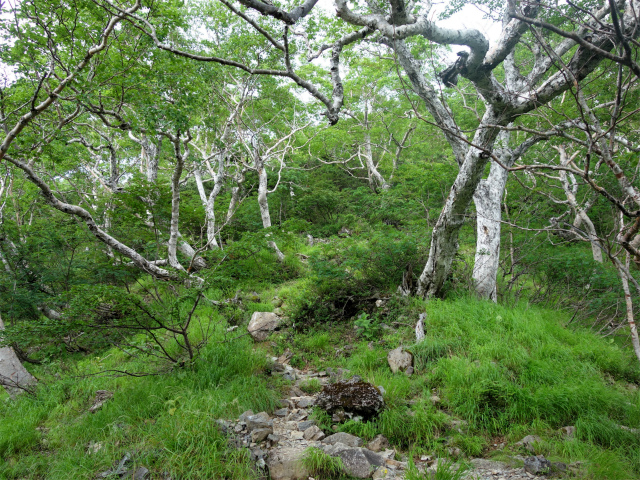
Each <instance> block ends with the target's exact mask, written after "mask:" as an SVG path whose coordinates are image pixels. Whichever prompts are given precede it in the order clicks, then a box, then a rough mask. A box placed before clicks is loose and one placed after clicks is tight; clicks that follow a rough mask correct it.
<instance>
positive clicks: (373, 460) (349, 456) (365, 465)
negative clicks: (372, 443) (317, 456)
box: [322, 443, 385, 478]
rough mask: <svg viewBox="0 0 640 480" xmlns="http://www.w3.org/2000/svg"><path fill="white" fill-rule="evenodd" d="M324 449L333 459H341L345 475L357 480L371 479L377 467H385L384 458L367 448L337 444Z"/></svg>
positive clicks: (326, 446)
mask: <svg viewBox="0 0 640 480" xmlns="http://www.w3.org/2000/svg"><path fill="white" fill-rule="evenodd" d="M322 449H323V450H324V452H325V453H326V454H328V455H331V456H332V457H339V458H340V459H341V460H342V466H343V470H344V473H346V474H347V475H351V476H352V477H355V478H370V477H371V475H372V474H373V472H374V471H375V470H376V469H377V467H380V466H382V465H385V460H384V458H382V457H381V456H380V455H378V454H377V453H374V452H372V451H371V450H367V449H366V448H352V447H348V446H346V445H344V444H342V443H336V444H333V445H325V446H323V448H322Z"/></svg>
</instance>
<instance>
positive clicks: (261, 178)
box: [256, 154, 271, 228]
mask: <svg viewBox="0 0 640 480" xmlns="http://www.w3.org/2000/svg"><path fill="white" fill-rule="evenodd" d="M256 170H257V171H258V205H259V206H260V216H261V217H262V226H263V227H264V228H269V227H270V226H271V215H269V201H268V200H267V169H266V168H265V166H264V160H263V159H262V158H260V157H259V156H258V155H257V154H256Z"/></svg>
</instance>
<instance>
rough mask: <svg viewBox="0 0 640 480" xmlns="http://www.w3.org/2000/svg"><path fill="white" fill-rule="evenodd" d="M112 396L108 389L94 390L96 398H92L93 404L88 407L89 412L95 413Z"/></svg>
mask: <svg viewBox="0 0 640 480" xmlns="http://www.w3.org/2000/svg"><path fill="white" fill-rule="evenodd" d="M112 397H113V392H110V391H109V390H98V391H97V392H96V398H95V399H94V400H93V405H91V407H90V408H89V411H90V412H91V413H95V412H97V411H98V410H100V409H101V408H102V406H103V405H104V404H105V402H106V401H107V400H110V399H111V398H112Z"/></svg>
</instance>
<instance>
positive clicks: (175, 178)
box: [167, 143, 184, 270]
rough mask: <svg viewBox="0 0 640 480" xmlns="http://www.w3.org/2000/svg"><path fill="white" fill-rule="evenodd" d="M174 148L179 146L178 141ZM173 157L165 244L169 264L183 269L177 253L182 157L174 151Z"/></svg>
mask: <svg viewBox="0 0 640 480" xmlns="http://www.w3.org/2000/svg"><path fill="white" fill-rule="evenodd" d="M176 148H177V149H179V148H180V146H179V143H178V145H177V146H176ZM175 157H176V168H175V169H174V171H173V175H172V176H171V227H170V231H169V243H168V244H167V250H168V252H167V253H168V254H167V260H169V265H171V266H172V267H173V268H175V269H177V270H184V267H183V266H182V265H181V264H180V262H179V261H178V255H177V247H178V235H179V231H178V229H179V220H180V177H181V176H182V169H183V167H184V159H183V157H182V155H180V153H179V152H177V153H176V155H175Z"/></svg>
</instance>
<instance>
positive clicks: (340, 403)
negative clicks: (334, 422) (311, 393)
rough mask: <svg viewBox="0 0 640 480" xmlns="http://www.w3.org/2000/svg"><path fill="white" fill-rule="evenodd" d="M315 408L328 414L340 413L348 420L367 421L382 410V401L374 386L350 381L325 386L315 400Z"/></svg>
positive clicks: (353, 380)
mask: <svg viewBox="0 0 640 480" xmlns="http://www.w3.org/2000/svg"><path fill="white" fill-rule="evenodd" d="M316 406H318V407H320V408H322V409H323V410H326V411H327V412H328V413H329V414H333V413H336V412H339V411H340V412H344V413H345V415H346V416H347V417H349V418H352V417H354V416H361V417H363V418H364V419H369V418H371V417H374V416H375V415H377V414H378V413H379V412H380V411H381V410H382V409H383V408H384V399H383V398H382V394H381V393H380V390H378V388H376V387H375V386H374V385H372V384H370V383H367V382H363V381H361V380H359V379H351V380H348V381H341V382H336V383H333V384H329V385H325V386H324V387H323V388H322V391H321V392H320V393H319V394H318V396H317V398H316Z"/></svg>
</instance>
